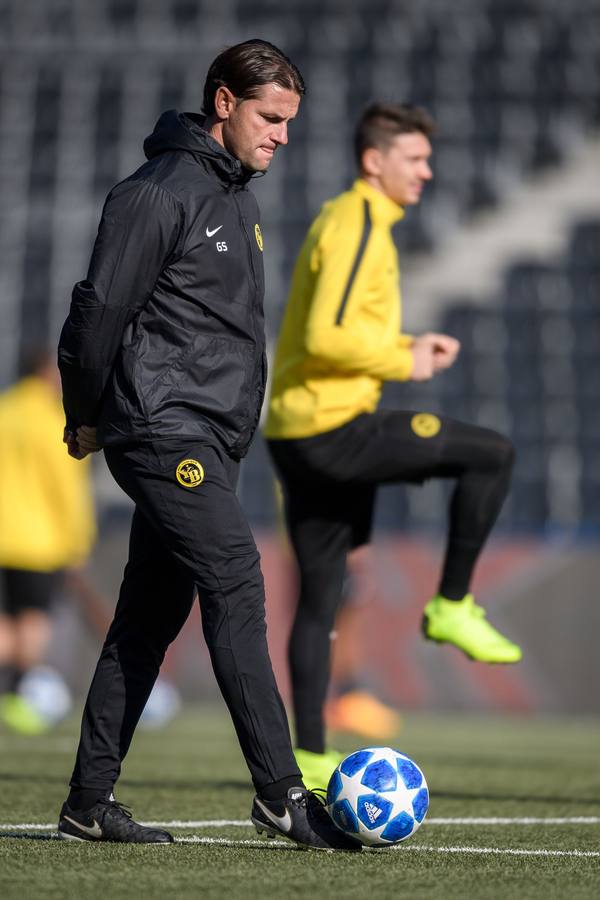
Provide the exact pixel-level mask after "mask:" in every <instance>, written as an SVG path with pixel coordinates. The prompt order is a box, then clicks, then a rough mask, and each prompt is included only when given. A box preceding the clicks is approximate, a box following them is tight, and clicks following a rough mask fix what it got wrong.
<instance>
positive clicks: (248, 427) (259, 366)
mask: <svg viewBox="0 0 600 900" xmlns="http://www.w3.org/2000/svg"><path fill="white" fill-rule="evenodd" d="M233 202H234V203H235V205H236V208H237V211H238V215H239V217H240V222H241V223H242V231H243V232H244V237H245V239H246V245H247V247H248V253H249V255H250V268H251V269H252V280H253V282H254V302H253V304H252V306H253V311H255V310H256V308H257V306H258V304H257V302H256V301H257V296H258V281H257V280H256V268H255V266H254V257H253V255H252V243H251V241H250V237H249V235H248V230H247V228H246V225H247V220H246V219H245V217H244V214H243V212H242V207H241V204H240V203H239V201H238V198H237V197H236V195H235V193H234V194H233ZM252 325H253V331H254V344H255V346H256V347H258V346H259V344H258V340H257V334H256V321H255V319H254V317H253V319H252ZM261 346H262V341H261ZM263 353H264V347H263V349H262V351H261V354H260V358H259V360H258V361H257V363H256V364H255V366H254V370H253V372H252V388H253V389H256V388H257V387H258V384H257V375H258V372H259V370H260V371H262V365H263V361H262V356H263ZM263 396H264V386H263ZM261 405H262V398H261ZM259 417H260V410H259V412H258V415H257V416H254V420H253V422H252V424H251V423H250V422H249V421H248V423H247V424H246V428H245V429H244V431H243V432H242V434H240V438H242V437H243V438H244V443H243V444H241V446H242V447H246V446H247V445H248V439H247V435H248V433H249V432H250V430H251V428H252V426H254V427H256V423H257V422H258V418H259ZM236 444H237V445H238V447H239V446H240V442H239V441H236Z"/></svg>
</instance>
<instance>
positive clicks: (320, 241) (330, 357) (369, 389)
mask: <svg viewBox="0 0 600 900" xmlns="http://www.w3.org/2000/svg"><path fill="white" fill-rule="evenodd" d="M402 216H403V211H402V209H401V208H400V207H399V206H397V205H396V204H395V203H394V202H393V201H392V200H390V199H389V198H388V197H386V196H385V195H384V194H382V193H381V192H380V191H378V190H376V189H375V188H373V187H371V185H369V184H367V182H366V181H363V180H362V179H358V180H357V181H355V183H354V184H353V186H352V188H351V190H349V191H346V192H345V193H344V194H341V195H340V196H339V197H335V198H334V199H333V200H330V201H329V202H327V203H325V205H324V206H323V208H322V209H321V212H320V213H319V215H318V217H317V218H316V219H315V221H314V222H313V224H312V226H311V227H310V230H309V232H308V234H307V236H306V238H305V241H304V244H303V246H302V249H301V250H300V254H299V256H298V259H297V261H296V266H295V269H294V275H293V278H292V286H291V289H290V295H289V298H288V304H287V309H286V312H285V317H284V320H283V326H282V329H281V333H280V336H279V341H278V344H277V350H276V355H275V363H274V371H273V383H272V388H271V400H270V405H269V414H268V418H267V424H266V428H265V436H266V437H267V438H301V437H310V436H312V435H315V434H320V433H321V432H324V431H330V430H331V429H332V428H337V427H339V426H340V425H343V424H344V423H345V422H349V421H350V420H351V419H353V418H355V417H356V416H357V415H359V413H363V412H373V410H374V409H375V408H376V406H377V404H378V402H379V398H380V396H381V388H382V382H384V381H405V380H407V379H408V378H409V376H410V373H411V371H412V353H411V352H410V350H409V349H408V348H409V346H410V344H411V343H412V338H411V337H410V336H409V335H404V334H401V333H400V327H401V319H400V314H401V303H400V285H399V276H400V273H399V269H398V254H397V252H396V247H395V245H394V242H393V239H392V234H391V228H392V225H393V224H394V223H395V222H397V221H398V220H399V219H401V218H402Z"/></svg>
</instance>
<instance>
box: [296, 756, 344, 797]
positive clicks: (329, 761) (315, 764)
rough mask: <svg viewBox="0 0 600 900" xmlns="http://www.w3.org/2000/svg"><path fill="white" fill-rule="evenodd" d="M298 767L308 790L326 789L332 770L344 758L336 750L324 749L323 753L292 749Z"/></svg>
mask: <svg viewBox="0 0 600 900" xmlns="http://www.w3.org/2000/svg"><path fill="white" fill-rule="evenodd" d="M294 754H295V756H296V762H297V763H298V768H299V769H300V771H301V772H302V780H303V781H304V784H305V785H306V787H307V788H308V790H309V791H314V790H316V789H322V790H326V789H327V785H328V784H329V779H330V778H331V776H332V775H333V770H334V769H335V768H336V767H337V766H338V765H339V763H341V761H342V760H343V758H344V754H343V753H338V751H337V750H326V751H325V753H312V752H311V751H310V750H300V749H299V748H298V749H296V750H294Z"/></svg>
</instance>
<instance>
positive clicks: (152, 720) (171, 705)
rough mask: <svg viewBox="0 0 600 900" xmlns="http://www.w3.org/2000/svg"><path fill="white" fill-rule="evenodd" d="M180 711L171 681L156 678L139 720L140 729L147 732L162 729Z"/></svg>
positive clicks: (179, 703) (178, 701)
mask: <svg viewBox="0 0 600 900" xmlns="http://www.w3.org/2000/svg"><path fill="white" fill-rule="evenodd" d="M180 709H181V697H180V696H179V691H178V690H177V688H176V687H175V685H174V684H173V683H172V682H171V681H167V680H166V678H158V679H157V680H156V682H155V684H154V687H153V688H152V693H151V694H150V696H149V697H148V702H147V703H146V706H145V707H144V711H143V712H142V715H141V718H140V728H142V729H145V730H147V731H154V730H158V729H159V728H163V727H164V726H165V725H166V724H167V723H168V722H170V721H171V719H173V718H175V716H176V715H177V713H178V712H179V710H180Z"/></svg>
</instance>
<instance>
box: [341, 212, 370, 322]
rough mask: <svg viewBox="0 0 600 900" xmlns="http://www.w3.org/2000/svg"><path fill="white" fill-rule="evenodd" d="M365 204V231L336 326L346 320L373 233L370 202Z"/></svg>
mask: <svg viewBox="0 0 600 900" xmlns="http://www.w3.org/2000/svg"><path fill="white" fill-rule="evenodd" d="M363 203H364V207H363V209H364V216H365V218H364V224H363V231H362V235H361V237H360V244H359V245H358V251H357V253H356V257H355V259H354V264H353V266H352V271H351V272H350V277H349V278H348V283H347V285H346V290H345V291H344V296H343V297H342V302H341V303H340V308H339V309H338V313H337V316H336V317H335V324H336V325H341V324H342V319H343V318H344V312H345V310H346V304H347V303H348V297H349V296H350V291H351V290H352V285H353V283H354V279H355V278H356V273H357V272H358V269H359V266H360V264H361V262H362V258H363V256H364V253H365V250H366V247H367V241H368V240H369V235H370V233H371V210H370V208H369V201H368V200H363Z"/></svg>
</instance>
